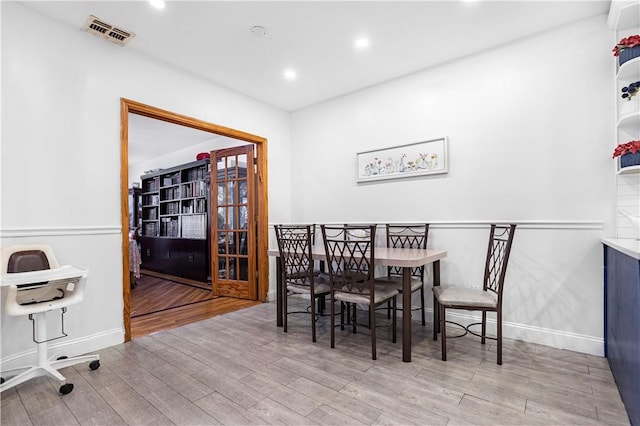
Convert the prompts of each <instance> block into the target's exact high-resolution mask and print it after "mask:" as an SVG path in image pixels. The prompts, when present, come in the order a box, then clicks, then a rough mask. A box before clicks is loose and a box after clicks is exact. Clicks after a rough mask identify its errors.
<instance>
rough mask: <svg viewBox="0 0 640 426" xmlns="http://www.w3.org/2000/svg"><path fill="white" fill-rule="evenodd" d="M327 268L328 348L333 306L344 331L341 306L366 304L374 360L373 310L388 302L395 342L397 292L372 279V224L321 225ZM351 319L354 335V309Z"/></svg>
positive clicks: (332, 335) (332, 344) (373, 258)
mask: <svg viewBox="0 0 640 426" xmlns="http://www.w3.org/2000/svg"><path fill="white" fill-rule="evenodd" d="M321 229H322V239H323V242H324V248H325V255H326V260H327V267H328V270H329V283H330V285H329V288H330V307H331V313H330V317H331V327H330V328H331V347H332V348H335V303H336V302H337V301H339V302H340V328H341V329H342V330H344V304H345V303H347V304H352V305H354V307H355V305H358V304H361V305H367V306H368V307H369V324H370V325H371V359H374V360H375V359H376V356H377V352H376V322H375V308H376V307H377V306H379V305H381V304H383V303H386V302H387V301H389V300H390V301H391V303H392V309H393V316H392V319H391V327H392V328H391V334H392V341H393V342H394V343H395V342H396V297H397V295H398V290H397V289H396V288H394V287H392V286H389V285H384V284H382V285H381V284H380V283H378V282H377V281H376V279H375V278H374V273H373V272H374V271H375V244H374V242H375V234H376V227H375V225H370V226H355V225H349V226H328V225H321ZM353 313H354V318H353V319H352V320H351V322H352V325H353V332H354V333H355V332H356V318H355V314H356V309H355V308H354V309H353Z"/></svg>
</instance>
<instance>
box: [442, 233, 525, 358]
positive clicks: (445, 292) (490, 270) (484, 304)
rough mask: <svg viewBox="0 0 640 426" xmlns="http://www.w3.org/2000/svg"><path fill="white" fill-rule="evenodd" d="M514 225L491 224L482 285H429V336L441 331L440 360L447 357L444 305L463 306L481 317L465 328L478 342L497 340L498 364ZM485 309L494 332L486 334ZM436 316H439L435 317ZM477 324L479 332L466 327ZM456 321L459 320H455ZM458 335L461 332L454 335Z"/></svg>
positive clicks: (449, 307)
mask: <svg viewBox="0 0 640 426" xmlns="http://www.w3.org/2000/svg"><path fill="white" fill-rule="evenodd" d="M515 231H516V225H513V224H512V225H496V224H492V225H491V231H490V234H489V247H488V249H487V257H486V262H485V268H484V282H483V285H482V289H481V290H480V289H477V290H476V289H472V288H462V287H454V286H448V285H443V286H435V287H433V294H434V296H435V298H434V303H435V306H434V310H433V314H434V321H433V324H434V327H433V339H434V340H437V336H438V331H440V333H441V335H442V337H441V338H442V360H443V361H446V360H447V330H446V323H447V320H446V317H445V315H446V311H447V309H463V310H468V311H482V321H481V322H479V323H474V324H469V325H468V326H466V327H464V328H465V333H464V334H463V335H466V334H467V332H469V333H471V334H473V335H476V336H479V337H480V339H481V343H482V344H483V345H484V344H485V339H493V340H496V341H497V363H498V364H499V365H501V364H502V302H503V289H504V280H505V276H506V273H507V264H508V263H509V254H510V253H511V245H512V243H513V236H514V234H515ZM487 312H495V313H496V336H495V337H489V336H487ZM438 317H439V320H438ZM478 324H480V325H481V332H480V333H477V332H474V331H472V330H471V329H470V327H472V326H475V325H478ZM458 325H459V324H458ZM456 337H461V336H456Z"/></svg>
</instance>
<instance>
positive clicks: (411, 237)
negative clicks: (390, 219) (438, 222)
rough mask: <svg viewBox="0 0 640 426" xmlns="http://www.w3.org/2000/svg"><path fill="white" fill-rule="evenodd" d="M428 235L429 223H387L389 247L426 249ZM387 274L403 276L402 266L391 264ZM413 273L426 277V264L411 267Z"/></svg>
mask: <svg viewBox="0 0 640 426" xmlns="http://www.w3.org/2000/svg"><path fill="white" fill-rule="evenodd" d="M428 236H429V224H428V223H424V224H415V225H390V224H387V247H389V248H415V249H426V248H427V238H428ZM387 274H388V275H390V276H391V275H398V276H402V268H401V267H399V266H389V267H388V268H387ZM411 275H412V276H414V277H418V278H420V279H422V278H423V277H424V266H420V267H416V268H411Z"/></svg>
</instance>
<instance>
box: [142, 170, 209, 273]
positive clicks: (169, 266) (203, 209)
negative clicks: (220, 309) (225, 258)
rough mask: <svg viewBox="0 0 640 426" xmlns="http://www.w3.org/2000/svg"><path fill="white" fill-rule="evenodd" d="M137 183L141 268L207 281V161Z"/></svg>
mask: <svg viewBox="0 0 640 426" xmlns="http://www.w3.org/2000/svg"><path fill="white" fill-rule="evenodd" d="M140 179H141V181H142V190H141V191H142V192H141V200H142V205H141V211H142V229H141V235H142V237H141V239H140V246H141V253H142V265H141V268H142V269H145V270H149V271H155V272H157V273H160V274H165V275H171V276H175V277H178V278H184V279H188V280H195V281H199V282H203V283H207V282H209V281H210V272H209V269H210V266H209V265H210V262H209V181H210V164H209V160H208V159H205V160H200V161H194V162H191V163H186V164H181V165H179V166H175V167H171V168H168V169H161V170H158V171H154V172H152V173H148V174H146V175H143V176H141V177H140Z"/></svg>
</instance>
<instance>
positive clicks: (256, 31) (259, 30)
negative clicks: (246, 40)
mask: <svg viewBox="0 0 640 426" xmlns="http://www.w3.org/2000/svg"><path fill="white" fill-rule="evenodd" d="M249 32H250V33H251V34H253V35H254V36H256V37H264V36H266V35H267V29H266V28H265V27H262V26H260V25H254V26H253V27H251V28H249Z"/></svg>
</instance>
